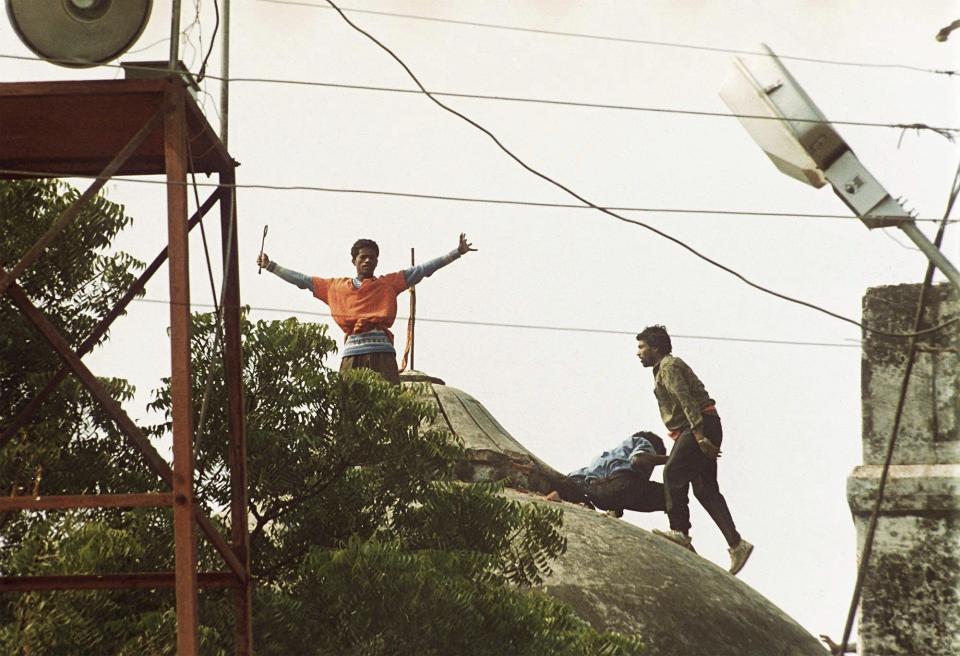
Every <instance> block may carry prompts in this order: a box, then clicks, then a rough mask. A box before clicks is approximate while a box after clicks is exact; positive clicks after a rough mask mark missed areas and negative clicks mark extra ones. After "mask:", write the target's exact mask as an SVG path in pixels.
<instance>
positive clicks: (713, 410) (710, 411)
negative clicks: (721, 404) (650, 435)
mask: <svg viewBox="0 0 960 656" xmlns="http://www.w3.org/2000/svg"><path fill="white" fill-rule="evenodd" d="M702 412H703V414H705V415H715V414H717V406H716V404H713V405H707V406H704V408H703V410H702ZM681 435H683V431H682V430H673V431H667V437H669V438H670V439H671V440H673V441H676V440H677V438H679V437H680V436H681Z"/></svg>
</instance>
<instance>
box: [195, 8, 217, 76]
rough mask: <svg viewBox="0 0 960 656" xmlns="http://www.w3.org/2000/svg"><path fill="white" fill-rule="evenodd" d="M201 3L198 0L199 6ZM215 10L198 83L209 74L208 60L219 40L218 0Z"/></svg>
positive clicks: (198, 73) (198, 72)
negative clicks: (208, 43)
mask: <svg viewBox="0 0 960 656" xmlns="http://www.w3.org/2000/svg"><path fill="white" fill-rule="evenodd" d="M199 4H200V3H199V2H198V3H197V6H198V7H199ZM213 12H214V16H215V18H216V21H215V22H214V24H213V34H211V35H210V46H209V48H208V49H207V54H206V56H205V57H204V58H203V63H202V64H200V70H199V71H197V83H200V82H201V81H203V78H204V77H205V76H206V74H207V61H209V59H210V53H212V52H213V44H214V43H215V42H216V40H217V31H218V30H219V29H220V6H219V3H218V2H217V0H213Z"/></svg>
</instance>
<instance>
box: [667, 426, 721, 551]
mask: <svg viewBox="0 0 960 656" xmlns="http://www.w3.org/2000/svg"><path fill="white" fill-rule="evenodd" d="M703 433H704V435H706V437H707V439H709V440H710V441H711V442H713V443H714V444H716V445H717V446H718V447H719V446H720V444H721V442H723V427H722V426H721V425H720V417H719V416H717V415H716V414H713V413H710V414H704V415H703ZM663 485H664V489H665V491H666V502H667V516H668V517H669V518H670V528H672V529H673V530H675V531H681V532H683V533H686V532H687V531H689V530H690V506H689V501H688V498H687V490H688V488H689V487H690V486H691V485H692V486H693V496H695V497H696V498H697V501H699V502H700V505H701V506H703V509H704V510H706V511H707V512H708V513H709V514H710V517H711V518H712V519H713V521H714V523H716V525H717V527H718V528H719V529H720V531H721V532H722V533H723V537H724V538H725V539H726V541H727V544H728V545H730V546H731V547H735V546H736V545H737V544H739V543H740V534H739V533H737V527H736V526H735V525H734V523H733V517H732V516H731V515H730V509H729V508H728V507H727V501H726V499H724V498H723V495H722V494H720V486H719V485H718V484H717V461H716V459H715V458H708V457H707V456H705V455H704V454H703V452H702V451H700V446H699V445H698V444H697V438H696V437H694V435H693V431H691V430H690V429H687V430H685V431H683V433H682V434H681V435H680V437H679V438H677V441H676V443H675V444H674V445H673V449H671V451H670V458H669V459H668V460H667V464H666V465H665V466H664V468H663Z"/></svg>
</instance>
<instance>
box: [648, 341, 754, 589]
mask: <svg viewBox="0 0 960 656" xmlns="http://www.w3.org/2000/svg"><path fill="white" fill-rule="evenodd" d="M672 351H673V345H672V343H671V341H670V335H668V334H667V329H666V328H664V327H663V326H648V327H647V328H644V330H643V332H641V333H640V334H639V335H637V356H638V357H639V358H640V362H641V363H642V364H643V366H644V367H653V378H654V383H655V384H654V389H653V393H654V394H655V395H656V397H657V404H658V405H659V407H660V417H661V418H662V419H663V423H664V424H665V425H666V427H667V430H668V431H669V435H670V437H672V438H673V439H674V440H676V442H674V445H673V448H672V449H671V450H670V456H669V458H668V459H667V463H666V465H664V468H663V486H664V490H665V492H666V506H667V517H668V518H669V519H670V530H669V531H658V530H656V529H654V533H656V534H657V535H661V536H663V537H665V538H667V539H668V540H671V541H673V542H676V543H677V544H679V545H681V546H683V547H686V548H688V549H690V550H693V545H692V542H691V540H690V535H689V532H690V506H689V501H688V498H687V492H688V490H689V488H690V487H691V485H692V486H693V495H694V496H695V497H696V498H697V501H699V502H700V505H702V506H703V508H704V510H706V511H707V513H709V514H710V518H711V519H713V521H714V523H715V524H716V525H717V527H718V528H719V529H720V531H721V532H722V533H723V537H724V538H725V539H726V541H727V545H728V546H729V549H728V551H729V552H730V573H731V574H736V573H737V572H739V571H740V569H741V568H742V567H743V566H744V564H746V562H747V558H749V557H750V553H751V552H752V551H753V545H752V544H750V543H749V542H747V541H746V540H744V539H742V538H741V537H740V534H739V533H738V532H737V527H736V526H735V525H734V523H733V517H732V516H731V515H730V509H729V508H728V507H727V501H726V499H724V498H723V495H722V494H720V486H719V485H718V483H717V458H719V457H720V443H721V442H722V441H723V428H722V426H721V424H720V415H718V414H717V406H716V402H715V401H714V400H713V399H712V398H710V395H709V394H708V393H707V390H706V389H705V388H704V385H703V383H702V382H701V381H700V379H699V378H698V377H697V375H696V374H695V373H694V372H693V369H691V368H690V366H689V365H687V363H686V362H684V361H683V360H681V359H680V358H678V357H676V356H675V355H673V354H672Z"/></svg>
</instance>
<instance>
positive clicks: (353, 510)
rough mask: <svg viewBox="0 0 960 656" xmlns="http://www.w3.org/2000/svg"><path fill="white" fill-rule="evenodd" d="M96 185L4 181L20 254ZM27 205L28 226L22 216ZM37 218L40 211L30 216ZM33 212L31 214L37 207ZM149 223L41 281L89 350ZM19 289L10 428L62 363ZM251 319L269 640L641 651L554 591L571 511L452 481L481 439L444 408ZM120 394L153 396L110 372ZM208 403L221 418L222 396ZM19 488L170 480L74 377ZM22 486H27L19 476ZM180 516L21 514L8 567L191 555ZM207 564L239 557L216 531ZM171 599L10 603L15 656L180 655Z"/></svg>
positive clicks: (250, 382)
mask: <svg viewBox="0 0 960 656" xmlns="http://www.w3.org/2000/svg"><path fill="white" fill-rule="evenodd" d="M71 195H75V192H74V191H72V190H70V189H69V188H67V187H65V186H63V185H60V184H55V183H51V182H17V183H0V223H2V222H4V221H7V222H8V223H7V224H4V225H3V228H4V230H3V232H2V233H0V234H2V235H3V236H2V237H0V248H2V250H0V260H2V261H3V262H4V264H5V265H6V266H8V267H9V266H10V265H11V263H12V262H15V261H16V258H17V257H18V256H19V254H20V253H21V252H22V251H23V250H25V249H26V248H27V247H28V246H29V244H30V243H32V241H33V239H34V238H35V236H36V235H37V234H39V232H40V231H42V230H43V229H45V226H46V225H49V223H50V222H51V221H52V220H53V219H54V218H55V216H56V215H57V213H58V208H62V206H63V205H64V203H66V202H68V199H69V198H70V196H71ZM11 217H12V218H11ZM16 217H20V218H16ZM25 219H29V221H27V220H25ZM128 220H129V218H128V217H126V216H125V215H124V212H123V209H122V208H120V207H118V206H117V205H115V204H112V203H110V202H108V201H106V200H103V199H97V201H96V203H95V205H93V206H91V208H90V209H89V210H88V211H86V212H85V213H83V214H82V215H81V221H80V222H78V223H77V224H76V225H75V227H74V228H72V229H71V230H74V231H75V234H74V233H71V235H70V238H69V239H67V238H63V239H60V240H58V244H60V242H66V243H63V244H62V245H60V246H58V247H57V248H55V249H51V250H50V251H49V252H48V253H47V254H46V255H45V256H44V259H43V261H42V262H40V263H38V264H37V266H35V267H34V268H33V269H31V271H30V273H29V275H27V274H25V275H24V276H23V277H22V278H21V281H20V282H21V284H22V285H23V287H24V289H25V290H26V291H27V293H28V294H29V295H30V297H31V298H32V299H33V300H34V302H35V303H36V304H37V305H38V306H40V307H41V308H42V309H43V311H44V312H45V313H46V314H47V316H48V317H50V318H51V320H52V321H53V322H54V323H55V324H56V325H58V326H59V327H61V329H62V330H63V331H64V333H65V334H66V335H67V336H68V338H69V339H70V340H71V343H72V344H74V345H76V344H78V343H79V341H80V340H82V339H83V338H84V337H85V336H86V334H87V333H88V332H89V330H90V329H91V328H92V326H93V325H94V323H95V322H96V321H97V320H98V319H99V317H100V316H102V315H103V314H104V313H105V312H106V310H107V309H108V308H109V307H110V306H111V305H112V303H113V302H114V301H115V300H116V299H117V298H118V297H119V294H121V293H122V292H123V291H124V289H125V288H126V287H127V285H128V284H129V282H130V281H131V280H132V277H133V273H132V272H133V271H134V270H135V269H136V268H137V267H138V266H139V263H138V262H137V261H136V260H134V259H133V258H131V257H130V256H128V255H125V254H123V253H113V254H109V251H108V247H109V244H110V243H111V241H112V239H113V237H114V236H115V235H116V233H117V232H118V231H119V230H120V229H121V228H122V227H123V225H124V224H125V223H126V222H127V221H128ZM17 314H18V313H17V311H16V309H15V308H13V307H12V306H11V305H10V303H9V301H8V300H2V301H0V320H3V321H4V325H5V326H10V327H11V328H10V330H5V331H4V333H3V335H2V336H0V425H5V424H7V423H8V422H9V421H10V420H11V418H12V417H13V416H15V415H16V413H17V412H18V410H19V408H21V407H22V405H23V403H25V402H26V401H27V400H28V399H29V398H31V397H32V395H33V394H35V393H36V391H37V389H38V388H39V387H42V386H43V385H44V384H45V383H46V381H47V380H48V379H49V377H50V375H51V374H52V373H53V372H54V371H55V370H56V369H57V368H58V367H59V362H58V361H57V360H56V358H55V356H54V355H53V354H52V352H50V351H49V350H48V349H46V348H45V346H44V345H43V344H42V343H40V342H39V341H38V338H37V337H36V336H35V335H33V333H32V332H31V329H30V327H29V326H27V325H26V324H24V323H23V322H22V321H21V320H20V319H19V318H18V317H17ZM242 330H243V354H244V362H243V379H244V384H245V388H246V398H245V402H246V406H247V407H246V410H247V439H248V447H247V450H248V470H249V483H250V490H249V496H250V506H249V512H250V521H249V526H250V531H251V554H252V559H253V569H254V573H255V576H256V581H257V583H256V588H255V595H254V625H255V628H254V635H255V649H256V652H257V653H258V654H264V655H271V654H278V655H279V654H284V655H286V654H291V653H296V654H331V655H333V654H364V655H370V656H375V655H387V654H428V655H429V654H476V655H478V656H481V655H487V654H490V655H491V656H492V655H494V654H496V655H500V654H518V655H523V654H530V655H534V654H536V655H538V656H539V655H541V654H569V655H580V654H583V655H586V654H630V653H636V652H637V651H639V643H638V641H637V640H636V639H635V638H631V637H626V636H620V635H616V634H609V633H599V632H597V631H595V630H594V629H592V628H591V627H590V626H589V625H588V624H587V623H586V622H584V621H583V620H581V619H580V618H578V617H577V616H576V615H575V614H574V613H573V611H572V610H571V609H570V608H569V607H567V606H565V605H563V604H561V603H560V602H558V601H556V600H554V599H552V598H551V597H548V596H546V595H545V594H543V593H541V592H539V591H538V590H537V589H536V587H535V584H537V583H538V582H540V581H541V580H542V578H543V577H544V576H545V575H546V574H547V573H548V572H549V568H550V562H551V561H552V560H553V559H554V558H555V557H556V556H557V555H559V554H560V553H562V551H563V549H564V548H565V542H564V539H563V537H562V534H561V532H560V529H561V525H562V514H561V512H560V510H559V509H558V508H557V509H554V508H547V507H544V506H542V505H537V504H528V505H524V504H520V503H517V502H514V501H510V500H508V499H507V498H505V497H504V496H503V495H501V494H499V493H498V491H499V490H498V488H497V486H496V485H490V484H463V483H460V482H458V481H455V480H454V479H453V478H452V474H453V469H454V465H455V463H456V462H457V460H458V458H461V457H462V455H463V451H462V447H461V445H460V444H458V442H457V440H456V439H455V437H454V436H452V435H450V434H449V433H447V432H444V431H440V430H436V429H431V428H428V426H430V421H429V420H430V419H431V418H432V415H433V413H434V409H433V408H432V407H431V406H429V405H428V404H426V403H424V402H423V401H422V400H420V399H418V397H417V395H416V394H414V393H411V392H410V391H409V390H405V389H403V388H400V387H395V386H392V385H389V384H387V383H385V382H384V381H383V380H382V379H380V378H378V377H377V376H375V375H373V374H371V373H370V372H365V371H357V372H349V373H348V374H346V375H340V374H338V373H336V372H333V371H331V370H330V369H329V368H328V367H327V366H326V360H327V358H328V357H329V355H330V354H331V353H332V352H333V351H334V349H335V342H334V341H333V340H332V339H331V338H330V337H329V336H328V335H327V329H326V326H324V325H318V324H310V323H301V322H299V321H297V320H295V319H287V320H285V321H273V322H266V321H257V322H252V321H250V320H249V319H248V318H247V317H246V316H244V317H243V320H242ZM217 336H218V331H217V328H216V317H215V315H212V314H197V315H194V320H193V333H192V344H191V346H192V356H193V397H194V404H195V410H194V412H195V417H194V425H195V426H197V433H196V436H195V452H196V470H197V475H196V479H195V485H196V492H197V496H198V499H199V500H200V502H201V503H202V504H203V505H204V506H205V507H206V508H207V509H208V510H209V511H210V513H211V514H212V515H213V516H214V517H221V516H222V515H223V510H224V508H226V507H227V506H228V504H229V495H230V488H229V478H228V467H227V460H226V458H227V452H226V444H227V440H226V437H225V436H226V434H227V424H226V422H227V416H226V398H225V392H226V391H225V387H224V380H223V369H222V359H221V357H220V346H219V341H218V339H217ZM107 382H108V383H109V388H110V390H111V392H112V393H113V394H114V395H115V397H116V398H117V399H118V400H125V399H128V398H129V395H130V393H131V392H132V390H131V388H130V386H129V385H128V384H127V383H125V382H124V381H120V380H109V379H108V380H107ZM205 396H207V397H208V398H207V401H208V402H207V408H208V410H206V411H205V412H204V417H203V421H202V422H201V421H200V414H201V404H202V400H203V398H204V397H205ZM170 403H171V398H170V390H169V385H168V381H165V380H163V381H160V386H159V388H158V389H157V390H156V392H155V394H154V401H153V402H152V403H151V408H152V410H154V411H155V412H156V413H159V414H158V416H159V417H160V420H159V421H158V423H157V424H156V425H153V426H149V427H146V428H147V431H148V433H149V434H150V435H151V436H152V438H153V439H154V440H155V441H156V443H157V444H164V441H165V440H168V439H169V430H170V424H169V417H170ZM0 475H2V477H3V478H2V479H0V480H2V481H3V482H4V485H10V486H11V487H10V488H9V489H6V490H4V491H3V492H4V493H6V494H11V493H13V494H20V493H29V494H34V493H38V492H39V493H42V494H44V495H51V494H66V493H72V494H76V493H82V492H112V493H119V492H143V491H149V490H160V489H161V484H160V482H159V480H158V479H157V477H156V476H155V475H153V474H151V473H150V472H149V471H148V470H147V469H146V467H145V466H143V465H142V464H141V463H140V462H139V459H138V458H137V456H136V454H134V453H133V452H132V451H131V450H130V449H129V448H128V447H127V446H126V445H125V444H124V442H123V440H122V438H121V437H120V436H119V434H118V433H117V431H116V430H115V428H113V427H112V426H111V424H110V422H109V421H108V420H107V419H106V418H105V417H104V416H103V414H102V412H100V411H99V410H98V409H97V408H96V406H95V405H94V404H93V403H92V402H91V400H90V399H89V397H88V395H87V394H86V393H85V392H84V391H83V389H82V388H81V387H79V386H78V385H77V384H75V383H73V382H72V381H70V380H69V379H68V380H66V381H64V383H63V384H62V385H61V386H60V387H59V389H58V392H57V395H56V397H55V398H53V399H51V400H50V401H48V402H47V403H46V404H44V406H43V408H42V410H41V412H40V414H39V415H38V416H37V417H36V418H35V420H34V422H33V423H32V424H31V425H30V426H29V427H27V428H24V429H23V430H21V431H20V432H19V433H18V434H17V435H16V436H15V437H14V439H13V440H12V441H11V443H10V444H9V445H7V447H6V448H4V449H2V450H0ZM8 482H9V483H8ZM171 520H172V517H171V513H170V512H169V511H167V510H159V509H142V510H132V511H118V510H83V511H71V512H59V513H54V512H47V513H7V514H6V515H4V516H2V517H0V571H2V572H3V573H5V574H14V575H17V574H40V573H47V574H53V573H63V574H68V573H101V572H121V571H161V570H170V569H172V566H173V562H172V554H173V549H172V527H171ZM198 555H199V559H200V562H201V567H202V568H204V569H221V563H220V561H219V556H218V555H217V554H216V553H214V552H213V551H212V549H210V548H209V546H208V545H207V544H206V543H205V542H204V539H203V538H202V537H200V538H199V554H198ZM200 621H201V641H202V645H203V653H204V654H208V653H209V654H229V653H232V645H231V639H232V631H231V627H232V621H233V618H232V610H231V601H230V598H229V596H228V595H227V593H224V592H220V591H204V592H202V593H201V616H200ZM174 623H175V616H174V609H173V594H172V592H171V591H163V590H159V591H146V590H122V591H95V592H93V591H90V592H87V591H85V592H55V593H25V594H16V595H14V594H7V595H3V596H2V597H0V652H3V653H10V654H26V653H29V654H31V655H32V656H37V655H46V654H57V655H58V656H70V655H73V654H77V655H79V654H84V655H86V654H91V653H104V654H106V653H111V654H138V655H140V654H172V653H174V652H175V647H174V635H175V632H174V628H173V627H174Z"/></svg>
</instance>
